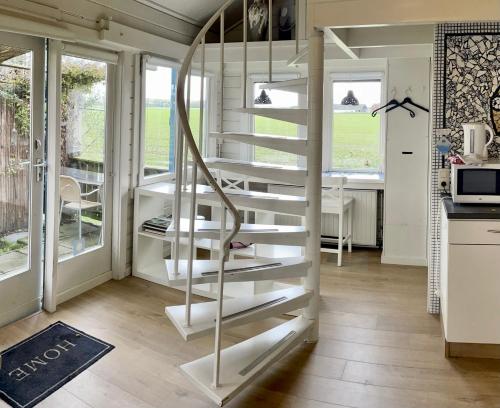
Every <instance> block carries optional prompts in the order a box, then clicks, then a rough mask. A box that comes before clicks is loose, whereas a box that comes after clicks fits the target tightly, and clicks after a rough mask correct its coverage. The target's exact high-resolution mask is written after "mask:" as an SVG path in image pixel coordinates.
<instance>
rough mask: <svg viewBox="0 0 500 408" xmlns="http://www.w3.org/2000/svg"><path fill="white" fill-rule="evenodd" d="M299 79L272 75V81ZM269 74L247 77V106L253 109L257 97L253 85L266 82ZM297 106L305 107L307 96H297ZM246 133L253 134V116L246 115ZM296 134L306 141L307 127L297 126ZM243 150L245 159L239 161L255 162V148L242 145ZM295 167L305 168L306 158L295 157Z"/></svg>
mask: <svg viewBox="0 0 500 408" xmlns="http://www.w3.org/2000/svg"><path fill="white" fill-rule="evenodd" d="M297 78H300V75H299V74H295V73H273V81H288V80H291V79H297ZM268 81H269V74H251V75H249V76H248V81H247V106H248V107H253V106H254V100H255V98H256V97H257V95H255V94H254V89H255V84H256V83H262V82H264V83H265V82H268ZM298 97H299V99H298V101H299V103H298V106H299V107H307V95H303V94H300V93H299V94H298ZM248 116H249V117H248V131H249V132H255V115H248ZM297 130H298V132H297V133H298V134H297V137H298V138H300V139H307V127H306V126H303V125H297ZM244 146H245V148H244V149H245V150H244V149H242V152H245V153H244V154H246V157H242V158H241V160H247V161H255V146H252V145H244ZM295 165H296V166H301V167H305V165H306V157H305V156H301V155H297V163H296V164H295Z"/></svg>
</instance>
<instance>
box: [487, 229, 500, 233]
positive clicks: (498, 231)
mask: <svg viewBox="0 0 500 408" xmlns="http://www.w3.org/2000/svg"><path fill="white" fill-rule="evenodd" d="M488 232H489V233H491V234H500V230H497V229H489V230H488Z"/></svg>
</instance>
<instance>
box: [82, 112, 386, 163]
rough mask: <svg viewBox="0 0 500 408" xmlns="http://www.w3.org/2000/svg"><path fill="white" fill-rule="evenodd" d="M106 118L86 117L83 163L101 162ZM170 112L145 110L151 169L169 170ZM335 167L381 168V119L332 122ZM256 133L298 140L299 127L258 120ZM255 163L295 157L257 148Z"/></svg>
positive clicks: (195, 119)
mask: <svg viewBox="0 0 500 408" xmlns="http://www.w3.org/2000/svg"><path fill="white" fill-rule="evenodd" d="M199 118H200V110H199V109H198V108H193V109H191V118H190V122H191V127H192V129H193V134H194V136H195V138H196V139H198V135H199ZM103 119H104V116H103V112H102V111H98V110H90V111H86V112H85V114H84V123H85V131H84V140H83V143H82V147H83V154H82V155H81V156H80V158H82V159H87V160H96V161H102V154H103V153H102V152H103V138H102V134H103V133H102V132H103V130H102V129H104V121H103ZM169 121H170V109H169V108H156V107H148V108H147V109H146V129H145V131H146V145H145V152H144V153H145V157H144V158H145V163H146V166H148V167H152V168H168V157H169V149H170V146H169V143H170V126H169ZM332 129H333V133H334V135H335V137H334V140H333V144H332V167H333V168H337V169H370V170H374V169H375V170H376V169H378V168H379V166H380V154H379V135H380V118H378V117H377V118H372V116H371V115H370V113H336V114H335V115H334V118H333V126H332ZM255 131H256V132H258V133H267V134H272V135H282V136H296V135H297V125H294V124H291V123H287V122H281V121H277V120H272V119H267V118H260V117H256V119H255ZM255 159H256V161H261V162H268V163H277V164H290V165H295V164H296V163H297V159H296V156H294V155H292V154H288V153H281V152H277V151H274V150H270V149H265V148H261V147H257V148H256V149H255Z"/></svg>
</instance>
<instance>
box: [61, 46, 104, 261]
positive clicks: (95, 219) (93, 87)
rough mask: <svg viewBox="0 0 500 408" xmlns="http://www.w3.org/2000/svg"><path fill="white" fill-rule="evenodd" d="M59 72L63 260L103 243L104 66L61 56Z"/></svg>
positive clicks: (77, 58)
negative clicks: (60, 73)
mask: <svg viewBox="0 0 500 408" xmlns="http://www.w3.org/2000/svg"><path fill="white" fill-rule="evenodd" d="M61 71H62V81H61V89H62V95H61V169H60V171H61V177H60V180H59V184H60V198H61V208H60V214H61V222H60V225H59V260H63V259H64V260H65V259H68V258H71V257H73V256H76V255H78V254H79V253H81V252H82V251H84V250H85V251H88V250H90V249H96V248H100V247H102V246H103V245H104V235H103V231H102V230H103V220H104V218H105V214H104V212H105V211H104V210H105V208H106V205H105V204H106V202H105V199H106V190H107V186H106V177H105V174H106V166H107V163H106V144H107V140H108V139H107V133H108V132H107V116H108V114H107V112H106V110H107V109H106V108H107V90H108V66H107V64H106V63H105V62H99V61H94V60H90V59H86V58H79V57H73V56H69V55H63V56H62V60H61ZM80 200H84V205H82V202H83V201H82V202H80Z"/></svg>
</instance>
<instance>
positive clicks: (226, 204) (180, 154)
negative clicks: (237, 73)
mask: <svg viewBox="0 0 500 408" xmlns="http://www.w3.org/2000/svg"><path fill="white" fill-rule="evenodd" d="M234 1H235V0H227V1H226V2H225V3H224V4H223V5H222V6H221V7H220V8H219V9H218V10H217V12H216V13H215V14H214V15H213V16H212V17H211V18H210V19H209V20H208V22H207V23H206V24H205V26H204V27H203V28H202V29H201V30H200V32H199V33H198V35H197V36H196V38H195V39H194V41H193V43H192V45H191V47H190V48H189V50H188V52H187V54H186V57H185V59H184V62H183V64H182V66H181V68H180V70H179V78H178V81H177V95H176V102H177V111H178V118H179V124H180V130H181V135H184V138H182V137H180V138H179V140H178V144H177V150H176V160H177V162H176V193H175V194H176V195H175V204H174V228H175V238H174V239H175V243H174V256H175V266H174V268H175V273H178V266H179V256H180V249H179V245H180V217H181V198H182V190H183V184H184V185H185V183H183V181H184V180H186V178H184V177H185V176H187V167H186V164H187V149H189V151H190V153H191V158H192V163H193V165H192V183H191V201H190V212H189V233H188V234H189V235H188V246H189V249H188V265H187V276H186V278H187V279H186V284H187V287H186V325H187V326H190V324H191V297H192V272H193V258H194V231H195V226H194V225H195V221H196V192H197V191H196V190H197V188H196V187H197V177H198V170H199V171H200V173H201V174H202V175H203V177H204V178H205V180H206V181H207V183H208V184H209V185H210V186H211V187H212V189H213V191H214V192H215V193H216V194H217V195H218V196H219V198H220V200H221V206H222V214H221V229H220V247H219V274H218V285H217V287H218V292H217V316H216V325H215V353H214V356H215V359H214V379H213V384H214V386H215V387H218V386H219V385H220V384H219V379H220V353H221V337H222V317H223V316H222V304H223V297H224V293H223V288H224V266H225V265H224V264H225V262H226V260H227V258H228V255H229V247H230V243H231V241H232V240H233V239H234V237H235V236H236V235H237V234H238V232H239V230H240V228H241V220H240V215H239V212H238V210H237V209H236V207H235V206H234V204H233V203H232V202H231V200H230V199H229V198H228V197H227V195H226V194H224V191H223V190H222V187H221V186H219V184H218V183H217V181H216V179H215V178H214V177H213V176H212V174H211V173H210V170H209V169H208V167H207V166H206V164H205V162H204V161H203V158H202V156H201V154H200V151H199V150H198V147H197V146H196V142H195V140H194V137H193V133H192V129H191V127H190V124H189V113H188V109H189V105H190V101H189V96H190V95H188V96H187V100H188V102H187V103H186V100H185V98H186V96H185V91H186V78H187V77H188V78H189V83H188V92H190V83H191V78H190V77H191V65H192V61H193V57H194V54H195V52H196V50H197V49H198V46H199V45H200V44H201V46H202V68H201V70H202V80H201V87H202V90H203V87H204V72H205V37H206V34H207V32H208V30H209V29H210V28H211V27H212V26H213V24H214V23H215V22H216V21H217V20H218V19H220V24H221V56H220V59H221V61H220V66H221V73H220V74H221V115H220V127H221V129H220V131H221V132H222V131H223V128H222V125H223V107H222V105H223V84H224V12H225V10H226V9H227V8H228V7H229V6H230V5H231V4H232V3H233V2H234ZM244 13H246V7H245V10H244ZM245 31H246V30H245ZM245 37H246V36H245ZM245 54H246V46H245ZM246 62H247V61H246V57H245V65H246ZM245 70H246V67H245ZM202 92H203V91H202ZM202 95H203V93H202ZM200 102H201V104H203V99H201V100H200ZM186 105H187V106H186ZM200 115H201V117H200V134H201V132H202V129H203V116H202V115H203V114H202V113H200ZM184 140H185V142H186V146H185V147H184V146H183V141H184ZM184 149H186V150H185V151H184ZM183 162H184V163H183ZM183 173H184V175H185V176H184V175H183ZM183 176H184V177H183ZM227 211H229V213H230V214H231V216H232V218H233V226H232V228H231V231H229V233H226V232H227V231H226V228H227V227H226V217H227Z"/></svg>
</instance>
